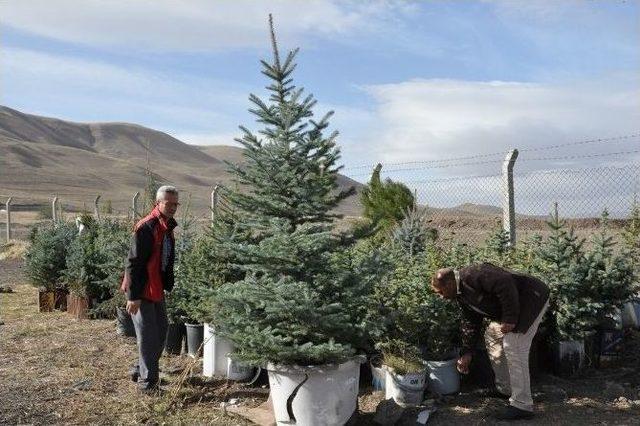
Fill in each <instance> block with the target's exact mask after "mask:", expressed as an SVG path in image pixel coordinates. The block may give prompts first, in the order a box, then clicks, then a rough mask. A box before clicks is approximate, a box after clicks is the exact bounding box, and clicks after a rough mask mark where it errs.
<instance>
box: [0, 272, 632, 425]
mask: <svg viewBox="0 0 640 426" xmlns="http://www.w3.org/2000/svg"><path fill="white" fill-rule="evenodd" d="M0 271H2V274H1V276H2V278H3V283H2V284H3V285H9V286H10V287H12V288H13V289H14V291H15V293H10V294H0V319H2V321H4V323H5V325H3V326H0V360H1V362H0V424H3V425H4V424H38V425H40V424H42V425H44V424H46V425H49V424H98V425H106V424H125V425H126V424H140V423H144V424H154V425H164V424H167V425H174V424H175V425H201V424H211V425H246V424H248V423H247V422H246V421H245V420H244V419H241V418H238V417H234V416H232V415H227V414H225V413H223V412H222V411H221V406H220V403H221V402H223V401H228V400H229V399H230V398H238V399H239V400H240V401H241V403H242V404H243V405H248V406H254V405H258V404H260V403H262V402H263V401H264V400H265V399H266V397H267V395H266V392H267V391H266V389H264V388H249V387H246V386H243V385H240V384H233V383H230V382H228V381H226V380H205V379H203V378H202V377H201V376H200V375H199V374H200V371H201V370H200V368H201V367H200V363H199V362H197V361H196V362H194V361H193V360H191V359H190V358H187V357H180V356H171V357H163V359H162V361H161V364H162V367H161V368H162V370H163V372H164V373H163V375H164V376H165V379H166V381H167V382H168V384H167V389H168V390H167V392H165V393H164V394H163V395H161V396H146V395H141V394H139V393H138V392H137V391H136V387H135V385H134V383H132V382H131V381H130V380H129V378H128V376H127V371H128V369H129V366H130V365H131V364H132V363H133V361H134V360H135V358H136V346H135V342H134V341H133V340H131V339H127V338H123V337H120V336H118V335H116V333H115V326H114V322H113V321H108V320H74V319H72V318H71V317H70V316H69V315H67V314H66V313H61V312H54V313H39V312H38V311H37V302H36V290H35V289H34V288H32V287H30V286H29V285H27V284H25V282H24V278H23V276H22V272H21V262H19V261H6V260H5V261H0ZM638 354H640V333H638V332H636V333H635V334H634V336H633V338H632V339H631V340H630V344H629V345H627V351H626V354H625V356H624V357H623V358H622V360H621V361H620V363H619V364H618V365H617V366H615V367H611V368H608V369H602V370H590V371H587V372H585V373H584V374H583V375H582V376H581V377H578V378H575V379H572V380H564V379H559V378H555V377H553V376H543V377H541V378H538V380H536V381H534V394H536V392H539V391H540V389H541V386H543V385H547V386H548V385H553V386H558V387H561V388H562V389H564V390H565V391H566V393H567V394H568V399H567V400H566V401H564V402H560V401H558V402H553V401H544V400H543V399H541V398H538V401H537V403H536V409H537V411H538V413H539V414H538V416H537V417H536V419H534V420H533V421H531V422H529V423H528V424H531V425H549V424H560V425H574V424H585V425H586V424H607V425H630V424H640V421H638V418H639V415H640V401H638V402H637V403H636V402H633V401H634V400H640V355H638ZM183 372H184V374H182V373H183ZM367 380H368V379H367V378H364V377H363V378H362V383H361V385H362V386H361V392H360V393H361V395H360V399H359V404H360V416H359V420H358V422H357V424H358V425H371V424H373V423H372V422H373V413H374V412H375V410H376V407H377V406H378V404H379V403H380V401H382V400H383V399H384V393H383V392H372V391H371V389H370V388H369V387H368V386H367V385H368V383H367ZM608 382H615V383H618V384H620V385H622V386H623V388H624V396H625V397H626V398H628V400H627V401H621V400H619V399H616V398H615V397H611V396H610V395H607V394H606V393H605V392H603V391H604V389H605V388H606V386H607V383H608ZM463 389H464V392H462V393H461V394H460V395H457V396H452V397H446V398H443V399H440V400H437V401H436V404H437V405H438V411H437V413H436V414H435V415H434V416H433V417H432V419H430V420H429V424H430V425H469V424H472V425H475V424H495V422H494V421H492V420H491V415H492V413H493V411H494V410H495V409H497V408H499V407H500V406H501V405H502V404H503V402H502V401H499V400H495V399H490V398H485V397H480V396H479V395H478V394H477V393H474V392H473V391H467V388H463ZM621 396H622V395H621ZM406 419H407V422H406V423H402V424H414V423H411V422H410V421H409V417H406Z"/></svg>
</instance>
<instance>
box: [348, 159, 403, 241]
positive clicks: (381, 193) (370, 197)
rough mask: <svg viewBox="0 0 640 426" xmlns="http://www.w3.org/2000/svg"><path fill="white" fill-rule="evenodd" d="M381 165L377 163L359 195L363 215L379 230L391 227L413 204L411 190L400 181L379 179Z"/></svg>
mask: <svg viewBox="0 0 640 426" xmlns="http://www.w3.org/2000/svg"><path fill="white" fill-rule="evenodd" d="M381 169H382V165H381V164H378V165H377V166H376V167H375V169H374V170H373V173H372V175H371V179H370V180H369V184H368V185H367V186H365V188H364V189H363V190H362V193H361V195H360V201H361V203H362V205H363V206H364V216H365V217H366V218H369V219H370V220H371V221H372V223H373V225H374V226H376V227H377V229H380V230H387V229H391V228H392V227H393V226H394V225H396V224H397V223H398V222H399V221H400V220H402V219H403V217H404V216H405V212H406V211H407V210H408V209H411V208H413V207H414V205H415V198H414V196H413V194H412V193H411V190H410V189H409V188H407V187H406V186H405V185H403V184H402V183H400V182H394V181H392V180H391V179H386V180H385V181H384V182H383V181H382V180H381V179H380V170H381Z"/></svg>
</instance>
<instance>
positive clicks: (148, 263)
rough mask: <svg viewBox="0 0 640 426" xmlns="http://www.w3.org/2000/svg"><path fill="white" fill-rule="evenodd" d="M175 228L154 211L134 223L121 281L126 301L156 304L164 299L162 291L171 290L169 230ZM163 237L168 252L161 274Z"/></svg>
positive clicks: (171, 236)
mask: <svg viewBox="0 0 640 426" xmlns="http://www.w3.org/2000/svg"><path fill="white" fill-rule="evenodd" d="M176 226H177V223H176V221H175V220H174V219H173V218H172V219H167V218H166V217H164V216H163V215H162V214H161V213H160V211H159V210H158V209H157V208H154V209H153V210H152V211H151V213H149V215H147V216H146V217H145V218H143V219H141V220H140V221H139V222H138V223H137V224H136V226H135V228H134V232H133V235H132V237H131V248H130V250H129V256H128V258H127V267H126V271H125V276H124V279H123V281H122V290H123V291H125V292H126V293H127V299H128V300H140V299H146V300H149V301H151V302H159V301H161V300H162V299H163V297H164V290H166V291H171V289H172V288H173V281H174V274H173V263H174V259H175V240H174V237H173V229H174V228H175V227H176ZM165 235H167V236H168V237H169V242H170V244H169V246H170V248H171V251H170V253H169V257H168V260H167V265H166V267H165V270H164V271H163V270H162V255H163V241H164V237H165Z"/></svg>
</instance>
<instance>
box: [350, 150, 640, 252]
mask: <svg viewBox="0 0 640 426" xmlns="http://www.w3.org/2000/svg"><path fill="white" fill-rule="evenodd" d="M483 163H485V162H483ZM487 163H488V162H487ZM498 163H499V162H496V161H493V162H492V164H493V166H492V168H494V170H496V173H494V174H487V175H481V176H454V177H446V178H432V179H421V178H420V177H421V175H422V176H426V175H431V174H433V170H432V169H433V168H434V166H433V165H429V166H428V167H424V168H422V169H421V168H413V167H410V168H407V167H404V166H403V165H401V164H394V165H393V167H391V168H390V169H391V170H389V171H388V172H387V173H386V174H385V173H383V174H382V178H383V179H386V178H390V179H392V180H394V181H398V182H402V183H404V184H405V185H406V186H407V187H409V188H410V189H411V190H412V191H414V193H415V195H416V200H417V203H418V205H421V206H425V207H426V208H427V209H428V211H429V213H430V217H431V221H432V224H433V225H434V226H436V227H437V228H438V230H439V231H440V235H442V236H443V237H444V238H445V239H449V240H455V241H458V242H462V243H466V244H469V245H473V246H478V245H482V244H483V243H484V241H485V240H486V238H487V237H488V235H489V234H490V232H491V230H492V229H495V228H496V227H499V226H501V220H502V217H503V202H504V199H505V197H506V196H507V192H506V189H505V185H504V177H503V175H502V173H500V172H499V164H498ZM517 169H518V163H517V162H516V171H515V172H514V199H515V213H516V216H515V221H516V236H517V238H518V239H524V238H527V237H528V236H530V235H531V234H533V233H538V234H545V233H546V232H547V229H548V227H547V225H546V220H547V219H548V217H549V214H550V213H551V211H552V210H553V208H554V203H558V210H559V214H560V215H561V216H562V217H563V218H565V219H567V222H568V224H569V225H571V226H574V227H576V228H577V229H578V231H580V232H582V233H583V234H585V235H587V234H588V233H589V232H590V231H592V230H593V229H595V228H596V227H597V226H598V223H599V218H600V217H601V215H602V213H603V212H604V211H605V210H606V211H607V212H608V214H609V217H610V218H611V219H613V221H612V223H613V224H614V227H615V226H618V227H620V226H622V224H623V223H622V221H621V220H622V219H625V218H626V217H628V215H629V214H630V212H631V209H632V206H633V203H634V200H635V197H636V195H637V194H638V192H639V191H640V164H637V163H629V164H623V165H619V166H603V167H589V168H577V169H553V170H538V171H532V172H527V173H518V171H517ZM383 170H384V166H383ZM360 178H361V179H362V177H361V176H360ZM361 181H364V179H362V180H361Z"/></svg>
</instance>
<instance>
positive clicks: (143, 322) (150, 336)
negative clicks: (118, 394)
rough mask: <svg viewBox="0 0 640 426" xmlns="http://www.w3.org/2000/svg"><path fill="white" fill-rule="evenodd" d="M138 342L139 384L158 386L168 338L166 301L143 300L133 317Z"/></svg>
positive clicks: (142, 385)
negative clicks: (163, 352)
mask: <svg viewBox="0 0 640 426" xmlns="http://www.w3.org/2000/svg"><path fill="white" fill-rule="evenodd" d="M131 318H132V319H133V325H134V327H135V329H136V338H137V340H138V353H139V355H138V364H137V366H136V367H137V368H138V371H139V374H140V376H139V377H138V384H139V385H140V386H141V387H150V386H155V385H157V384H158V374H159V367H160V356H161V355H162V351H163V349H164V342H165V340H166V338H167V327H168V319H167V310H166V307H165V303H164V300H162V301H160V302H150V301H148V300H144V299H142V302H141V303H140V309H138V312H136V314H135V315H132V317H131Z"/></svg>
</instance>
